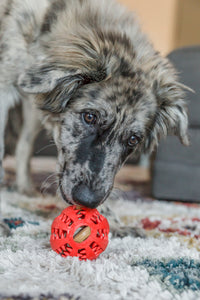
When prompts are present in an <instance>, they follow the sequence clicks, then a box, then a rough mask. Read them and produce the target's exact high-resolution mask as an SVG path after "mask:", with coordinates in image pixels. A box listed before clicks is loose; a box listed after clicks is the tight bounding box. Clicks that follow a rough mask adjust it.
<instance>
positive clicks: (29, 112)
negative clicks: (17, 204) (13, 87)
mask: <svg viewBox="0 0 200 300" xmlns="http://www.w3.org/2000/svg"><path fill="white" fill-rule="evenodd" d="M33 100H34V99H33V96H27V99H24V100H23V102H22V105H23V119H24V123H23V127H22V131H21V135H20V138H19V142H18V144H17V148H16V162H17V166H16V184H17V189H18V191H19V192H21V193H25V194H29V195H32V194H33V192H34V188H33V184H32V180H31V175H30V159H31V156H32V152H33V146H34V141H35V138H36V136H37V134H38V132H39V129H40V121H39V118H38V117H37V114H38V113H37V109H36V108H35V107H34V104H33Z"/></svg>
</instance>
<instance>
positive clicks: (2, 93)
mask: <svg viewBox="0 0 200 300" xmlns="http://www.w3.org/2000/svg"><path fill="white" fill-rule="evenodd" d="M17 101H19V95H18V92H17V90H16V89H15V88H14V87H12V86H11V87H4V88H1V86H0V184H1V183H3V177H4V171H3V163H2V162H3V157H4V133H5V127H6V123H7V119H8V112H9V109H10V108H11V107H13V106H14V105H15V103H16V102H17Z"/></svg>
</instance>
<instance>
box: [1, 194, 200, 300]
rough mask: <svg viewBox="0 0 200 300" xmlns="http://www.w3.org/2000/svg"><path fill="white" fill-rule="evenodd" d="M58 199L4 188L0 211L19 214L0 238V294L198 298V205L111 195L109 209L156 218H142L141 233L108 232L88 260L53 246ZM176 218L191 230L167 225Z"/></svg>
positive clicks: (133, 217) (133, 218)
mask: <svg viewBox="0 0 200 300" xmlns="http://www.w3.org/2000/svg"><path fill="white" fill-rule="evenodd" d="M62 205H63V204H62V203H60V202H55V199H54V198H51V197H49V198H32V199H30V198H28V197H25V196H21V195H19V194H17V193H11V192H7V191H2V192H1V209H2V212H3V215H4V217H5V218H7V219H8V220H11V218H16V220H13V222H14V221H16V222H15V225H16V226H15V227H16V229H14V228H13V229H12V236H10V237H7V238H5V237H1V238H0V298H1V299H7V298H9V299H14V297H17V296H18V297H19V299H23V298H26V297H29V298H26V299H31V298H32V297H35V299H38V298H40V299H87V300H94V299H97V300H98V299H99V300H101V299H102V300H107V299H108V300H110V299H112V300H118V299H119V300H120V299H127V300H128V299H131V300H133V299H136V300H144V299H145V300H150V299H163V300H169V299H177V300H178V299H181V300H193V299H195V300H197V299H200V271H199V268H200V252H199V250H200V245H199V241H200V240H199V239H198V238H197V234H199V235H200V219H199V220H198V218H200V207H199V206H198V205H197V206H194V207H192V206H191V207H188V206H185V205H181V204H180V205H175V204H173V203H166V202H159V201H142V200H138V201H135V202H128V201H124V200H117V201H114V202H113V210H114V211H115V212H116V213H118V215H119V216H120V218H121V219H122V221H124V222H125V223H126V224H127V225H129V226H130V225H135V224H139V226H141V224H144V222H145V221H144V220H146V218H147V217H148V218H149V220H151V221H152V222H154V221H155V220H157V221H156V222H158V224H160V225H159V226H157V225H155V224H157V223H152V224H153V227H152V228H147V227H148V226H146V229H147V231H146V232H147V238H146V239H142V238H133V237H130V236H127V237H125V238H123V239H119V238H112V235H111V234H110V236H109V238H110V241H109V245H108V247H107V249H106V250H105V252H104V253H102V254H101V255H100V257H99V258H98V259H97V260H95V261H86V262H85V261H79V259H78V258H71V257H68V258H62V257H60V256H59V255H58V254H56V253H55V252H53V251H52V250H51V248H50V244H49V236H50V228H51V223H52V221H53V219H54V217H56V216H57V215H58V214H59V213H60V211H61V210H62V208H63V207H62ZM142 220H143V221H142ZM108 221H109V219H108ZM159 222H160V223H159ZM177 223H178V224H181V225H180V226H182V227H184V226H185V227H187V230H190V231H191V234H190V235H184V234H182V233H181V232H182V231H180V230H179V232H178V231H174V232H171V233H169V230H168V229H167V230H164V229H165V228H169V226H171V225H172V224H177ZM145 224H146V223H145ZM19 225H22V226H19ZM189 226H190V227H192V226H193V228H192V229H191V228H189ZM194 226H195V228H194ZM163 228H164V229H163ZM150 229H151V230H150ZM166 232H167V233H166ZM181 280H182V282H181Z"/></svg>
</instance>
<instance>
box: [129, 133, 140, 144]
mask: <svg viewBox="0 0 200 300" xmlns="http://www.w3.org/2000/svg"><path fill="white" fill-rule="evenodd" d="M138 143H139V138H138V137H137V136H136V135H132V136H131V137H130V138H129V140H128V146H129V147H134V146H136V145H137V144H138Z"/></svg>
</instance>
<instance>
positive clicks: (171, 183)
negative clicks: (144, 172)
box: [152, 128, 200, 202]
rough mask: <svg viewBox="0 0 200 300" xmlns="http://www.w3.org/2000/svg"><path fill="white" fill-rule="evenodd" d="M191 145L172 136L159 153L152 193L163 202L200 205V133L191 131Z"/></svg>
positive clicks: (154, 169)
mask: <svg viewBox="0 0 200 300" xmlns="http://www.w3.org/2000/svg"><path fill="white" fill-rule="evenodd" d="M189 135H190V139H191V145H190V146H189V147H183V146H182V145H181V144H180V142H179V140H178V139H177V137H174V136H169V137H168V138H167V139H166V140H165V141H163V142H162V143H161V144H160V146H159V148H158V152H157V156H156V160H155V162H154V166H153V180H152V193H153V196H154V197H156V198H159V199H168V200H185V201H199V202H200V130H199V129H197V128H195V129H192V128H191V129H189Z"/></svg>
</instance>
